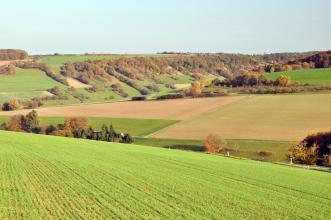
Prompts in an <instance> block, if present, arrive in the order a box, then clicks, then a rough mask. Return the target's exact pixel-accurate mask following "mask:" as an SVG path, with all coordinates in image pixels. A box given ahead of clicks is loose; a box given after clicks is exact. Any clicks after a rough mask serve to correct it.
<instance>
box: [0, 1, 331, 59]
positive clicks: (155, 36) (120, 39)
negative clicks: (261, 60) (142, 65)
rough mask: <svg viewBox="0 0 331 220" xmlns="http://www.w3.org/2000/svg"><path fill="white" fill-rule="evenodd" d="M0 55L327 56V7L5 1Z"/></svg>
mask: <svg viewBox="0 0 331 220" xmlns="http://www.w3.org/2000/svg"><path fill="white" fill-rule="evenodd" d="M0 8H1V13H0V30H1V31H0V48H19V49H25V50H27V51H28V52H29V53H30V54H50V53H86V52H89V53H92V52H95V53H156V52H161V51H177V52H210V53H214V52H228V53H246V54H261V53H271V52H301V51H316V50H328V49H331V13H330V9H331V1H330V0H139V1H138V0H93V1H92V0H70V1H69V0H28V1H27V0H10V1H2V2H1V6H0Z"/></svg>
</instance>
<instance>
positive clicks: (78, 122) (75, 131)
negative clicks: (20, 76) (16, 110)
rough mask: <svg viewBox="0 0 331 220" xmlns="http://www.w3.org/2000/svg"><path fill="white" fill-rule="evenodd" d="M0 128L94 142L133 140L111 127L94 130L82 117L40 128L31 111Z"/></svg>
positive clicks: (34, 114)
mask: <svg viewBox="0 0 331 220" xmlns="http://www.w3.org/2000/svg"><path fill="white" fill-rule="evenodd" d="M0 128H1V129H2V130H7V131H16V132H28V133H35V134H45V135H54V136H62V137H72V138H81V139H89V140H96V141H107V142H119V143H129V144H131V143H133V138H132V137H131V135H130V134H127V133H118V132H116V131H115V129H114V127H113V126H112V125H110V126H107V125H105V124H104V125H102V128H101V130H95V129H93V127H92V126H91V124H90V123H89V120H88V119H87V118H84V117H74V118H67V119H66V120H65V121H64V123H62V124H57V125H48V126H42V125H41V123H40V119H39V117H38V113H37V112H36V111H35V110H33V111H31V112H29V113H28V114H26V115H14V116H12V117H11V118H10V120H9V122H8V123H3V124H1V126H0Z"/></svg>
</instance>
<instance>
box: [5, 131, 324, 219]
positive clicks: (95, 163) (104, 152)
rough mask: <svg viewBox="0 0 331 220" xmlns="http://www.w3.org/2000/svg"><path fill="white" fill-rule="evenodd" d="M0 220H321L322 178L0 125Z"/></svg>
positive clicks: (296, 170)
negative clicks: (5, 128) (16, 130)
mask: <svg viewBox="0 0 331 220" xmlns="http://www.w3.org/2000/svg"><path fill="white" fill-rule="evenodd" d="M0 143H1V144H0V167H1V169H0V170H1V172H0V180H1V181H0V192H1V196H0V204H1V211H0V218H1V219H330V218H331V213H330V210H329V208H330V203H331V188H330V184H329V183H330V181H331V175H330V173H327V172H320V171H314V170H308V169H301V168H292V167H288V166H284V165H277V164H269V163H263V162H256V161H249V160H239V159H233V158H226V157H221V156H216V155H215V156H214V155H208V154H203V153H194V152H185V151H178V150H168V149H161V148H152V147H144V146H136V145H123V144H115V143H106V142H94V141H88V140H79V139H69V138H60V137H52V136H42V135H31V134H24V133H12V132H3V131H1V132H0Z"/></svg>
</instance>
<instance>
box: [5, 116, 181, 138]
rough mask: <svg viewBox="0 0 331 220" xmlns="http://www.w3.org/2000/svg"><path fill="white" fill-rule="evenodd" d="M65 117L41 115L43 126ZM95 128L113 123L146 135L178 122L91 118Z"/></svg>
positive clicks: (121, 129) (125, 129)
mask: <svg viewBox="0 0 331 220" xmlns="http://www.w3.org/2000/svg"><path fill="white" fill-rule="evenodd" d="M8 121H9V116H0V123H4V122H8ZM64 121H65V117H40V122H41V124H42V125H43V126H47V125H50V124H53V125H57V124H60V123H63V122H64ZM89 121H90V123H91V125H92V126H93V128H94V129H96V130H98V129H101V126H102V125H103V124H106V125H113V126H114V128H115V130H116V131H118V132H123V133H130V134H131V135H134V136H145V135H149V134H151V133H154V132H156V131H158V130H160V129H163V128H165V127H167V126H170V125H172V124H175V123H177V122H178V121H176V120H162V119H127V118H93V117H92V118H89Z"/></svg>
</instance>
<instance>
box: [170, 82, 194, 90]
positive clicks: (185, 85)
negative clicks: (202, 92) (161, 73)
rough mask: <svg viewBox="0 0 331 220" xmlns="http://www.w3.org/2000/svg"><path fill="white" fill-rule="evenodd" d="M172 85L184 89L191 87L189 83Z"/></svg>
mask: <svg viewBox="0 0 331 220" xmlns="http://www.w3.org/2000/svg"><path fill="white" fill-rule="evenodd" d="M174 86H175V88H176V89H186V88H189V87H191V83H181V84H175V85H174Z"/></svg>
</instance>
